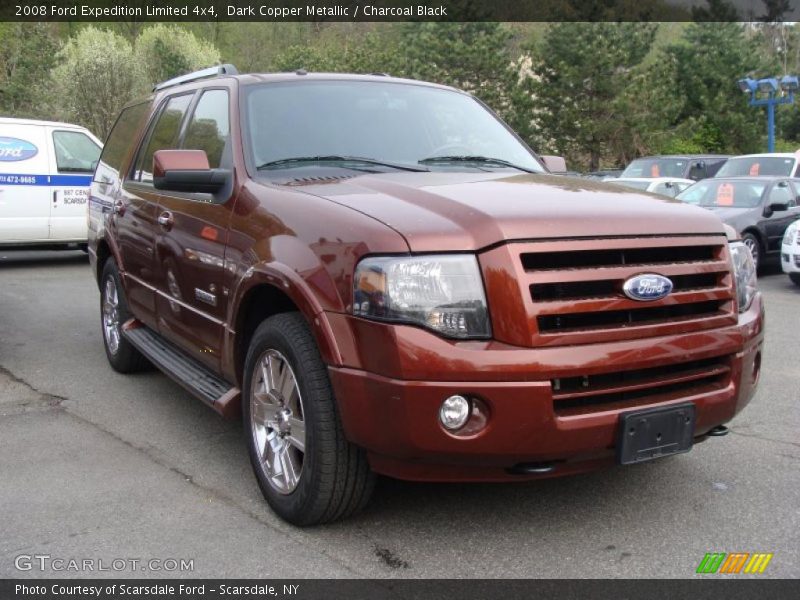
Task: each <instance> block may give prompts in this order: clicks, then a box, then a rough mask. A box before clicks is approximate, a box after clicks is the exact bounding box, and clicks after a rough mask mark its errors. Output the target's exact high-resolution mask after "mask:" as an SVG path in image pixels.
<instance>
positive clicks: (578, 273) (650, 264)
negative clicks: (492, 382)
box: [514, 236, 736, 346]
mask: <svg viewBox="0 0 800 600" xmlns="http://www.w3.org/2000/svg"><path fill="white" fill-rule="evenodd" d="M515 248H518V256H519V261H520V262H519V264H520V267H521V268H520V270H519V274H520V277H521V279H522V281H523V286H524V288H523V290H524V293H525V295H526V296H527V298H526V306H527V311H528V315H529V318H530V320H531V325H532V326H531V335H532V338H533V339H532V340H531V345H534V346H548V345H566V344H581V343H594V342H606V341H614V340H623V339H634V338H642V337H653V336H657V335H668V334H674V333H682V332H687V331H696V330H698V329H710V328H715V327H722V326H725V325H730V324H733V323H735V322H736V314H735V306H734V297H735V294H734V290H733V279H732V277H731V274H730V271H729V267H728V265H729V257H728V244H727V240H726V238H724V237H723V236H692V237H689V236H681V237H678V236H676V237H658V238H613V239H596V240H565V241H555V242H532V243H527V244H519V245H515ZM514 254H516V252H515V253H514ZM643 273H657V274H660V275H663V276H665V277H669V278H670V280H671V281H672V283H673V290H672V292H671V293H670V294H669V295H668V296H667V297H665V298H662V299H660V300H656V301H651V302H642V301H638V300H632V299H630V298H628V297H627V296H625V295H624V294H623V292H622V287H623V285H624V283H625V281H626V280H627V279H629V278H631V277H634V276H636V275H640V274H643Z"/></svg>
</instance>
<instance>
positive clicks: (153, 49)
mask: <svg viewBox="0 0 800 600" xmlns="http://www.w3.org/2000/svg"><path fill="white" fill-rule="evenodd" d="M134 51H135V53H136V60H137V61H139V63H140V65H141V69H142V72H143V74H144V77H145V80H146V81H147V82H148V83H150V84H153V83H158V82H159V81H164V80H165V79H170V78H172V77H176V76H178V75H183V74H185V73H191V72H192V71H196V70H198V69H202V68H204V67H211V66H213V65H217V64H219V63H220V55H219V50H217V48H216V47H215V46H213V45H212V44H209V43H206V42H203V41H201V40H199V39H197V37H195V36H194V35H193V34H192V33H190V32H189V31H186V30H185V29H182V28H180V27H178V26H176V25H164V24H161V23H159V24H158V25H153V26H152V27H148V28H146V29H145V30H144V31H142V33H141V35H139V37H138V38H137V39H136V42H135V46H134Z"/></svg>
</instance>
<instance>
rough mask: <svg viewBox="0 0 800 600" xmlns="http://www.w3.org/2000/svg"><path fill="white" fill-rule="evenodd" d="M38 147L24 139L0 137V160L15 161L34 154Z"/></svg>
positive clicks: (25, 158)
mask: <svg viewBox="0 0 800 600" xmlns="http://www.w3.org/2000/svg"><path fill="white" fill-rule="evenodd" d="M38 152H39V149H38V148H37V147H36V146H34V145H33V144H31V143H30V142H26V141H25V140H20V139H17V138H12V137H0V162H16V161H18V160H27V159H29V158H32V157H34V156H36V154H37V153H38Z"/></svg>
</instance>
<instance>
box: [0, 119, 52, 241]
mask: <svg viewBox="0 0 800 600" xmlns="http://www.w3.org/2000/svg"><path fill="white" fill-rule="evenodd" d="M49 174H50V161H49V159H48V152H47V132H46V129H45V127H43V126H41V125H25V124H17V123H3V124H2V130H0V243H9V242H10V243H14V242H36V241H46V240H47V238H48V237H49V227H48V220H49V218H50V181H49V179H50V178H49Z"/></svg>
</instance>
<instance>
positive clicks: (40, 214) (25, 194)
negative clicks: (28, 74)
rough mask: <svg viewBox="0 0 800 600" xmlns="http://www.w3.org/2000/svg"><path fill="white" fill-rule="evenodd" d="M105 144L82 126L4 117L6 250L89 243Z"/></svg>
mask: <svg viewBox="0 0 800 600" xmlns="http://www.w3.org/2000/svg"><path fill="white" fill-rule="evenodd" d="M102 146H103V145H102V143H101V142H100V140H98V139H97V138H96V137H95V136H94V135H92V134H91V133H90V132H89V131H88V130H87V129H85V128H83V127H80V126H78V125H71V124H69V123H56V122H53V121H33V120H29V119H9V118H0V246H20V245H37V246H38V245H49V244H58V245H63V244H85V243H86V238H87V222H86V204H87V202H88V200H89V185H90V184H91V181H92V173H94V169H95V165H96V164H97V160H98V158H99V157H100V150H101V149H102Z"/></svg>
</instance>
